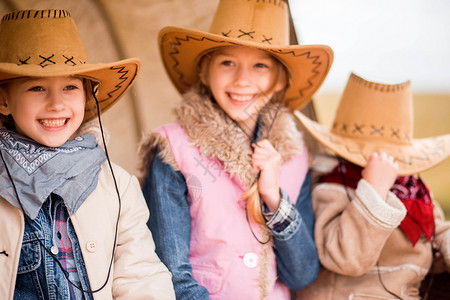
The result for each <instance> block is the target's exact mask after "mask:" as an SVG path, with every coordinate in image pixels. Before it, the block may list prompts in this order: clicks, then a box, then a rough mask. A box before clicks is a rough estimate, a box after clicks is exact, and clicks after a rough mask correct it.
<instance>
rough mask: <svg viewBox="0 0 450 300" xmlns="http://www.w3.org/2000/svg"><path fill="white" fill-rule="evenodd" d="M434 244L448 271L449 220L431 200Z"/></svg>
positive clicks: (449, 256)
mask: <svg viewBox="0 0 450 300" xmlns="http://www.w3.org/2000/svg"><path fill="white" fill-rule="evenodd" d="M433 205H434V212H433V215H434V224H435V234H436V241H435V242H436V246H437V249H438V250H439V252H440V253H441V255H442V257H443V258H444V261H445V266H446V269H447V272H450V221H447V220H445V217H444V212H443V211H442V209H441V207H440V205H439V203H437V202H436V201H433Z"/></svg>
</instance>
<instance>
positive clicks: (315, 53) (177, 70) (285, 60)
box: [158, 27, 333, 110]
mask: <svg viewBox="0 0 450 300" xmlns="http://www.w3.org/2000/svg"><path fill="white" fill-rule="evenodd" d="M158 39H159V47H160V53H161V58H162V61H163V63H164V66H165V68H166V71H167V73H168V75H169V77H170V79H171V80H172V82H173V84H174V85H175V87H176V88H177V89H178V91H179V92H180V93H184V92H186V91H187V90H189V89H190V88H191V87H192V86H195V85H196V84H197V83H198V81H199V77H198V62H199V59H200V58H201V57H202V56H203V54H205V53H207V52H209V51H211V50H213V49H216V48H219V47H225V46H248V47H252V48H256V49H261V50H264V51H267V52H269V53H270V54H271V55H273V56H274V57H275V58H277V59H278V60H279V61H280V62H281V63H282V64H283V65H284V66H285V67H286V68H287V69H288V72H289V75H290V77H291V82H292V83H291V85H290V86H289V88H288V90H287V92H286V98H285V105H286V106H287V107H289V108H290V109H292V110H294V109H297V108H301V107H303V106H304V105H305V104H306V103H307V102H308V101H309V100H310V99H311V96H312V95H313V93H314V92H315V91H316V90H317V89H318V88H319V87H320V85H321V84H322V83H323V81H324V80H325V77H326V75H327V74H328V71H329V70H330V67H331V64H332V62H333V51H332V50H331V48H330V47H328V46H325V45H308V46H303V45H291V46H283V47H281V46H272V45H269V44H267V45H265V44H262V43H255V42H251V41H246V40H240V39H237V38H230V37H226V36H222V35H217V34H212V33H207V32H201V31H196V30H190V29H185V28H179V27H165V28H163V29H162V30H161V31H160V33H159V37H158Z"/></svg>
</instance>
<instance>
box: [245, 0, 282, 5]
mask: <svg viewBox="0 0 450 300" xmlns="http://www.w3.org/2000/svg"><path fill="white" fill-rule="evenodd" d="M248 1H251V0H248ZM256 2H258V3H259V2H263V3H266V0H256ZM286 2H287V1H286V0H278V1H277V0H267V3H272V4H274V5H278V6H281V5H283V4H285V3H286Z"/></svg>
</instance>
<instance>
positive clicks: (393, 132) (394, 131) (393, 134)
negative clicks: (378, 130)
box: [391, 128, 402, 140]
mask: <svg viewBox="0 0 450 300" xmlns="http://www.w3.org/2000/svg"><path fill="white" fill-rule="evenodd" d="M391 137H396V138H397V139H399V140H401V139H402V138H401V137H400V129H395V128H391Z"/></svg>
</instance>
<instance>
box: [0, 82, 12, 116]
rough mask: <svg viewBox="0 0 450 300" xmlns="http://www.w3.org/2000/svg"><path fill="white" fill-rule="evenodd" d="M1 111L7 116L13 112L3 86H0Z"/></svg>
mask: <svg viewBox="0 0 450 300" xmlns="http://www.w3.org/2000/svg"><path fill="white" fill-rule="evenodd" d="M0 113H1V114H2V115H5V116H7V115H9V114H11V111H10V110H9V106H8V97H7V93H6V91H5V89H4V88H3V87H0Z"/></svg>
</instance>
